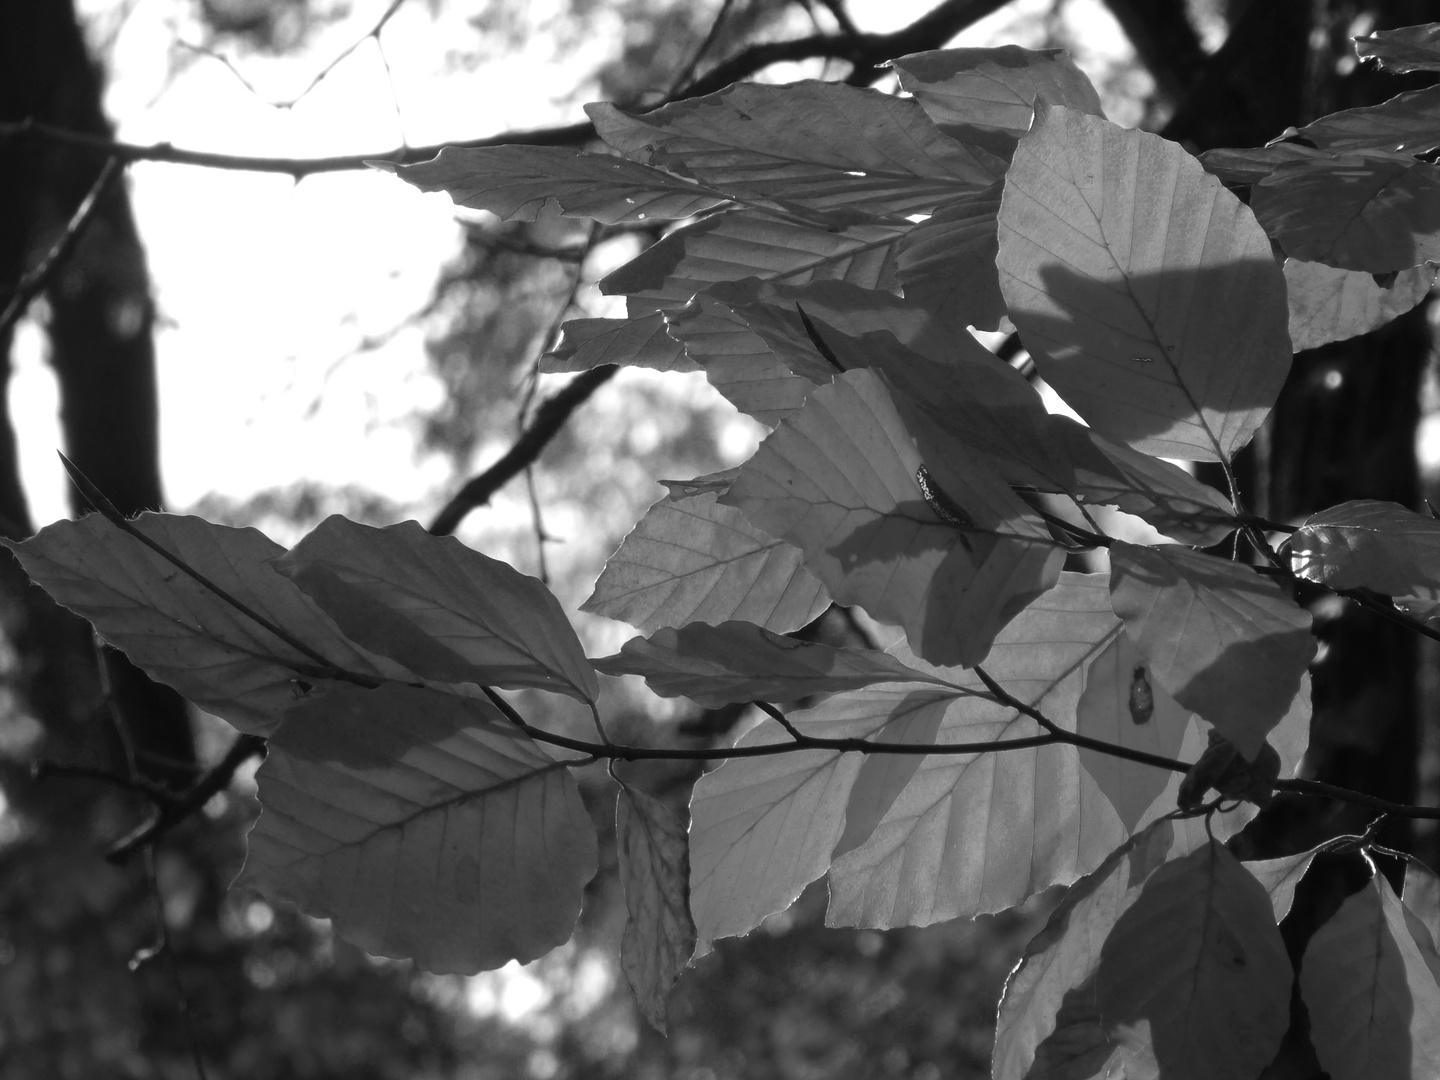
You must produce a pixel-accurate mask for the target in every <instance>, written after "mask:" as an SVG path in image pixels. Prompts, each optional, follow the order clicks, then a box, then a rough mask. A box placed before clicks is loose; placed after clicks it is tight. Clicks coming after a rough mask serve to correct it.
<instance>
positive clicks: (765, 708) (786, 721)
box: [751, 701, 805, 743]
mask: <svg viewBox="0 0 1440 1080" xmlns="http://www.w3.org/2000/svg"><path fill="white" fill-rule="evenodd" d="M751 704H752V705H754V706H755V707H756V708H757V709H759V710H760V711H761V712H763V713H764V714H765V715H766V716H768V717H770V718H771V719H772V720H774V721H775V722H776V723H777V724H779V725H780V726H781V727H783V728H784V729H785V730H786V732H788V733H789V735H790V737H791V738H792V739H794V740H795V741H796V742H797V743H798V742H804V741H805V736H804V735H802V734H800V730H799V729H798V728H797V727H796V726H795V725H794V724H792V723H791V722H790V718H789V717H788V716H786V715H785V714H784V713H783V712H781V711H780V710H779V709H777V708H776V707H775V706H774V705H771V704H770V703H769V702H768V701H752V702H751Z"/></svg>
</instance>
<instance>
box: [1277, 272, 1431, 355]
mask: <svg viewBox="0 0 1440 1080" xmlns="http://www.w3.org/2000/svg"><path fill="white" fill-rule="evenodd" d="M1437 270H1440V267H1437V265H1436V264H1435V263H1421V264H1420V265H1419V266H1412V267H1411V268H1410V269H1408V270H1402V271H1400V274H1399V276H1398V277H1397V278H1396V279H1395V281H1394V282H1392V283H1391V284H1390V285H1389V286H1388V287H1384V288H1382V287H1381V286H1380V285H1378V284H1376V282H1375V275H1374V274H1367V273H1364V272H1363V271H1360V270H1341V269H1339V268H1338V267H1334V266H1326V265H1325V264H1324V263H1318V262H1302V261H1301V260H1299V259H1286V260H1285V286H1286V288H1287V290H1288V294H1289V297H1290V343H1291V345H1292V346H1293V347H1294V349H1295V351H1296V352H1300V351H1301V350H1302V349H1316V348H1319V347H1320V346H1321V345H1328V344H1329V343H1330V342H1332V341H1346V340H1348V339H1350V338H1352V337H1357V336H1358V335H1360V334H1368V333H1369V332H1370V331H1371V330H1376V329H1379V328H1380V327H1382V326H1384V325H1385V324H1386V323H1388V322H1390V321H1391V320H1392V319H1395V318H1398V317H1399V316H1401V315H1404V314H1405V313H1406V312H1407V311H1410V310H1411V309H1412V308H1414V307H1415V306H1416V305H1417V304H1419V303H1420V301H1421V300H1424V299H1425V297H1426V296H1427V295H1428V294H1429V292H1430V288H1431V286H1433V285H1434V284H1435V274H1436V271H1437Z"/></svg>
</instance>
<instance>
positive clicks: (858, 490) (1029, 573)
mask: <svg viewBox="0 0 1440 1080" xmlns="http://www.w3.org/2000/svg"><path fill="white" fill-rule="evenodd" d="M935 446H936V449H937V453H936V454H935V456H934V457H933V458H932V460H931V461H930V462H927V461H925V460H923V459H922V457H921V453H920V451H919V450H918V449H917V448H916V444H915V440H914V439H913V438H912V436H911V434H910V432H909V431H908V430H907V429H906V426H905V424H903V423H902V421H901V419H900V415H899V413H898V412H896V409H895V405H894V403H893V402H892V400H891V397H890V394H889V392H888V391H887V390H886V388H885V386H884V384H883V383H882V382H881V381H880V379H879V378H878V377H877V376H876V375H874V374H873V373H871V372H869V371H853V372H846V373H845V374H843V375H839V376H837V377H836V379H835V381H834V382H832V383H830V384H829V385H827V386H823V387H821V388H820V389H818V390H816V391H815V392H814V393H812V394H811V395H810V397H809V398H808V399H807V400H806V403H805V406H804V408H802V409H800V410H799V411H797V412H795V413H793V414H792V415H791V416H790V417H788V418H787V419H786V420H785V421H784V422H783V423H782V424H781V425H780V427H778V428H777V429H776V430H775V432H774V433H773V434H771V435H770V437H769V438H768V439H766V440H765V442H764V443H762V444H761V447H760V449H759V450H758V451H757V452H756V454H755V456H754V457H752V458H751V459H750V460H749V461H748V462H747V463H746V464H745V465H744V466H743V467H742V468H741V470H740V475H739V476H738V477H737V478H736V480H735V483H734V484H733V485H732V486H731V488H730V490H729V491H728V492H726V494H725V495H724V496H723V497H722V498H723V500H724V502H726V503H727V504H729V505H732V506H736V507H738V508H739V509H740V510H741V511H742V512H743V513H744V514H745V516H746V518H747V519H748V520H749V521H750V522H751V523H752V524H754V525H755V526H756V527H757V528H759V529H762V530H764V531H765V532H768V533H771V534H772V535H776V536H779V537H781V538H783V539H784V540H786V541H787V542H789V543H792V544H794V545H795V546H796V547H798V548H800V549H801V551H803V552H804V553H805V565H806V568H807V569H809V570H810V571H811V572H812V573H813V574H815V576H816V577H818V578H819V579H820V580H821V581H822V582H824V583H825V586H826V588H827V589H828V590H829V591H830V594H831V595H832V596H833V597H835V599H836V600H838V601H839V602H841V603H845V604H858V605H860V606H861V607H863V608H864V609H865V610H866V611H868V612H869V613H870V614H871V615H873V616H874V617H875V618H877V619H881V620H884V621H889V622H894V623H899V624H901V625H903V626H904V627H905V628H906V631H907V633H908V634H909V637H910V641H911V643H912V645H913V647H914V648H915V650H916V652H917V653H919V654H920V655H921V656H923V657H925V658H926V659H927V660H930V661H931V662H932V663H975V662H976V661H978V660H980V659H982V658H983V657H984V656H985V653H986V652H987V651H988V650H989V647H990V642H991V641H992V640H993V639H994V636H995V634H996V632H998V631H999V629H1000V628H1001V627H1002V626H1004V625H1005V623H1006V622H1007V621H1009V619H1010V617H1011V616H1013V615H1014V614H1015V612H1016V611H1018V610H1019V609H1020V608H1021V607H1023V606H1024V605H1025V604H1026V603H1027V602H1028V601H1029V600H1030V599H1031V598H1033V597H1035V596H1037V595H1039V594H1040V593H1042V592H1044V591H1045V590H1046V589H1047V588H1049V587H1050V586H1051V585H1052V584H1053V583H1054V581H1055V577H1056V575H1057V574H1058V573H1059V570H1060V565H1061V562H1062V561H1063V552H1061V550H1060V549H1059V548H1058V546H1057V545H1055V544H1054V542H1053V541H1051V539H1050V537H1049V534H1048V533H1047V532H1046V531H1045V529H1044V527H1043V525H1042V523H1041V522H1040V521H1039V520H1038V518H1037V517H1036V516H1035V515H1034V512H1033V511H1031V510H1030V509H1029V508H1028V507H1027V506H1026V505H1025V504H1024V503H1022V502H1020V501H1019V499H1018V498H1017V497H1016V496H1015V495H1014V494H1013V493H1012V492H1011V491H1010V489H1009V487H1008V486H1006V485H1005V483H1004V482H1003V481H1002V480H1001V479H1000V478H999V477H998V476H995V475H994V474H993V473H990V472H989V471H988V470H986V469H985V468H984V466H983V465H981V464H980V462H979V461H978V460H974V459H973V457H972V455H970V454H969V453H968V452H967V451H966V450H965V448H964V447H963V446H961V445H959V444H958V443H954V442H953V441H952V440H943V439H940V440H938V441H937V442H936V443H935ZM922 466H925V467H926V468H927V469H928V470H929V473H930V474H931V475H932V476H933V479H934V486H932V488H931V491H930V496H929V497H931V498H933V497H935V496H934V491H935V490H936V488H938V490H939V491H941V492H943V494H944V496H945V497H946V498H947V499H948V500H951V501H952V502H953V503H954V504H955V505H956V506H958V507H959V508H961V509H962V512H963V513H964V514H965V515H966V522H965V523H964V524H961V525H957V524H954V523H952V522H951V521H949V520H946V519H945V518H942V517H941V516H939V515H938V514H937V513H936V511H935V509H934V508H933V507H932V505H931V504H930V502H929V501H928V498H927V492H926V489H925V488H922V487H921V483H920V480H921V477H922V471H921V467H922ZM951 517H952V518H953V517H954V515H953V514H951Z"/></svg>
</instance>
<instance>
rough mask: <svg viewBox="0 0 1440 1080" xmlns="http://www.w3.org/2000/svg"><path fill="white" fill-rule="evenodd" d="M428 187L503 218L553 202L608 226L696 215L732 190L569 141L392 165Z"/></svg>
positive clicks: (473, 149) (529, 216) (471, 150)
mask: <svg viewBox="0 0 1440 1080" xmlns="http://www.w3.org/2000/svg"><path fill="white" fill-rule="evenodd" d="M389 168H390V169H391V171H393V172H395V173H396V174H397V175H399V177H400V179H401V180H404V181H405V182H406V183H408V184H414V185H415V186H416V187H417V188H419V189H420V190H421V191H444V192H447V193H448V194H449V195H450V197H451V198H452V199H454V200H455V203H456V205H457V206H468V207H470V208H472V209H475V210H489V211H490V212H491V213H494V214H498V215H499V216H500V219H501V220H502V221H508V220H511V219H516V220H519V221H534V220H535V219H536V218H537V217H539V216H540V212H541V211H542V210H544V209H545V208H546V206H547V205H556V206H558V207H559V209H560V212H561V213H562V214H564V215H566V216H567V217H584V218H593V219H594V220H596V221H599V222H602V223H604V224H606V225H618V224H620V223H621V222H636V221H665V220H668V219H674V218H685V217H692V216H694V215H695V214H698V213H700V212H701V211H703V210H708V209H710V208H711V207H713V206H715V205H717V204H719V203H722V202H725V201H726V196H725V193H724V192H720V191H715V190H713V189H709V188H705V187H702V186H701V185H699V184H695V183H692V182H690V181H687V180H681V179H679V178H678V177H674V176H670V175H668V174H666V173H663V172H661V171H660V170H659V169H650V168H646V167H645V166H644V165H638V164H636V163H635V162H633V161H626V160H625V159H624V158H620V157H612V156H611V155H608V154H591V153H587V152H585V151H583V150H571V149H568V148H566V147H561V146H447V147H445V148H444V149H443V150H441V151H440V153H439V154H438V155H437V156H435V157H434V158H432V159H431V160H429V161H422V162H418V163H416V164H414V165H396V166H389Z"/></svg>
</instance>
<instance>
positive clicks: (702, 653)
mask: <svg viewBox="0 0 1440 1080" xmlns="http://www.w3.org/2000/svg"><path fill="white" fill-rule="evenodd" d="M595 667H596V669H597V670H599V671H602V672H604V673H605V674H607V675H642V676H644V678H645V682H646V684H647V685H648V686H649V687H650V689H651V690H653V691H654V692H655V693H657V694H659V695H660V696H661V697H688V698H689V699H690V700H691V701H693V702H695V704H697V705H699V706H701V707H702V708H706V709H713V708H718V707H719V706H721V705H728V704H732V703H735V702H742V701H769V702H774V703H776V704H779V703H782V702H790V701H797V700H799V699H800V698H803V697H810V696H812V695H814V694H831V693H835V692H837V691H841V690H858V689H860V688H861V687H864V686H869V685H871V684H873V683H879V682H905V681H913V682H922V683H934V684H938V685H941V686H946V685H948V684H946V683H945V682H944V681H943V680H940V679H936V678H935V677H934V676H932V675H927V674H926V673H924V672H922V671H916V670H915V669H914V668H911V667H907V666H906V665H905V664H902V663H901V662H900V661H899V660H897V659H895V657H893V656H890V655H889V654H888V653H883V652H876V651H875V650H873V649H837V648H834V647H832V646H830V645H822V644H820V643H819V642H813V641H797V640H796V639H794V638H788V637H782V636H781V635H779V634H776V633H773V632H772V631H769V630H766V629H764V628H763V627H759V626H756V625H754V624H753V623H747V622H725V623H721V624H720V625H719V626H707V625H705V624H704V623H692V624H691V625H689V626H682V627H681V628H680V629H678V630H672V629H661V630H657V631H655V633H654V634H653V635H651V637H650V638H649V639H648V640H647V639H645V638H631V639H630V640H629V641H627V642H626V643H625V644H624V646H623V647H622V648H621V650H620V652H619V653H618V654H617V655H615V656H607V657H605V658H603V659H600V660H596V661H595Z"/></svg>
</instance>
